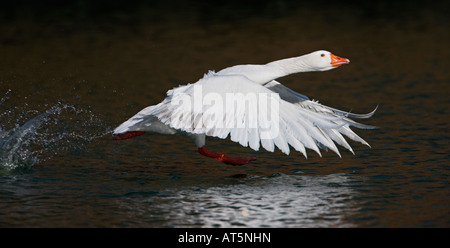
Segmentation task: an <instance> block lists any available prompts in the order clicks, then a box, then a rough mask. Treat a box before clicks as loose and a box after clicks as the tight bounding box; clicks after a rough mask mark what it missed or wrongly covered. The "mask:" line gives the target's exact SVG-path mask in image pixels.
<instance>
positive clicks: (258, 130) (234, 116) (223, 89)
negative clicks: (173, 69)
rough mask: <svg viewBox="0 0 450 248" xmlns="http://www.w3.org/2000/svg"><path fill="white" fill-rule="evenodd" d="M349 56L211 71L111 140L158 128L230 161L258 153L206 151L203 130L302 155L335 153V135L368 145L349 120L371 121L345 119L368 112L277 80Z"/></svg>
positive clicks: (342, 142)
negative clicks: (242, 154) (347, 107)
mask: <svg viewBox="0 0 450 248" xmlns="http://www.w3.org/2000/svg"><path fill="white" fill-rule="evenodd" d="M348 63H350V60H348V59H345V58H340V57H338V56H335V55H333V54H331V53H330V52H328V51H323V50H321V51H316V52H313V53H310V54H306V55H303V56H300V57H294V58H288V59H282V60H278V61H274V62H271V63H268V64H265V65H237V66H232V67H229V68H226V69H223V70H221V71H219V72H213V71H210V72H209V73H207V74H205V76H204V77H203V78H202V79H200V80H198V81H197V82H196V83H195V84H188V85H183V86H179V87H177V88H174V89H172V90H169V91H168V92H167V97H166V98H165V99H164V100H163V101H162V102H161V103H159V104H157V105H153V106H149V107H147V108H144V109H143V110H141V111H140V112H138V113H137V114H136V115H134V116H133V117H131V118H130V119H129V120H127V121H125V122H124V123H122V124H121V125H120V126H118V127H117V128H116V129H115V130H114V134H115V137H114V139H116V140H121V139H128V138H132V137H135V136H139V135H142V134H144V133H145V132H157V133H161V134H177V133H181V134H183V135H186V136H189V137H191V138H192V139H193V141H194V142H195V144H196V145H197V147H198V151H199V152H200V154H202V155H204V156H207V157H211V158H215V159H217V160H219V161H222V162H224V163H227V164H233V165H242V164H246V163H249V162H250V161H252V160H255V159H256V158H232V157H229V156H226V155H224V154H218V153H213V152H210V151H208V150H207V149H206V148H205V136H213V137H218V138H221V139H225V138H227V137H228V136H230V139H231V140H232V141H234V142H239V144H241V145H242V146H244V147H247V146H249V147H250V148H252V149H254V150H259V148H260V146H262V147H263V148H264V149H265V150H267V151H270V152H273V151H274V149H275V147H278V149H280V150H281V151H282V152H283V153H285V154H289V146H291V147H293V148H294V149H295V150H296V151H299V152H301V153H302V154H303V155H304V156H305V157H307V154H306V148H308V149H312V150H314V151H316V152H317V153H318V154H319V155H320V156H321V153H320V150H319V148H322V149H331V150H333V151H334V152H336V153H337V154H338V155H339V156H340V153H339V151H338V149H337V147H336V145H335V143H334V142H336V143H337V144H339V145H341V146H343V147H345V148H346V149H348V150H350V151H351V152H352V153H353V154H354V152H353V150H352V148H351V147H350V145H349V144H348V143H347V141H346V140H345V138H344V137H343V135H345V136H347V137H348V138H350V139H352V140H354V141H358V142H360V143H362V144H365V145H367V146H369V147H370V145H369V144H368V143H367V142H366V141H364V140H363V139H362V138H360V137H359V136H358V135H357V134H355V133H354V132H353V131H352V130H351V129H350V126H354V127H357V128H363V129H371V128H375V127H373V126H368V125H363V124H360V123H357V122H355V121H353V120H351V119H349V118H369V117H371V116H372V115H373V114H374V113H375V111H376V108H375V110H373V111H372V112H370V113H368V114H352V113H348V112H345V111H341V110H337V109H334V108H331V107H328V106H325V105H322V104H319V103H318V102H317V101H313V100H310V99H309V98H308V97H306V96H304V95H301V94H299V93H297V92H295V91H293V90H291V89H289V88H287V87H285V86H283V85H282V84H280V83H279V82H277V81H275V79H277V78H280V77H283V76H286V75H289V74H293V73H298V72H309V71H327V70H331V69H334V68H337V67H339V66H341V65H344V64H348Z"/></svg>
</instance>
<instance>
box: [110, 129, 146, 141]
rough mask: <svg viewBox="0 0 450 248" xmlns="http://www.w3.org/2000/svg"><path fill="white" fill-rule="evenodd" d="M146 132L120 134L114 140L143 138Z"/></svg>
mask: <svg viewBox="0 0 450 248" xmlns="http://www.w3.org/2000/svg"><path fill="white" fill-rule="evenodd" d="M144 133H145V132H144V131H128V132H125V133H119V134H117V135H116V136H114V138H113V139H114V140H124V139H130V138H134V137H136V136H141V135H143V134H144Z"/></svg>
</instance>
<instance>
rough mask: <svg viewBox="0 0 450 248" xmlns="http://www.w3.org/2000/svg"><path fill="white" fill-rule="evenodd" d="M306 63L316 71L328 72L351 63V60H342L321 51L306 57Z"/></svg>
mask: <svg viewBox="0 0 450 248" xmlns="http://www.w3.org/2000/svg"><path fill="white" fill-rule="evenodd" d="M303 59H304V62H305V63H306V64H307V65H308V66H309V67H310V68H311V70H314V71H328V70H331V69H335V68H337V67H339V66H341V65H345V64H348V63H350V60H349V59H346V58H341V57H339V56H336V55H334V54H332V53H330V52H328V51H325V50H319V51H315V52H312V53H310V54H307V55H305V56H304V58H303Z"/></svg>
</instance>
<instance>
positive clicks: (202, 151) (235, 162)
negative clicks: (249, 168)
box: [198, 146, 256, 165]
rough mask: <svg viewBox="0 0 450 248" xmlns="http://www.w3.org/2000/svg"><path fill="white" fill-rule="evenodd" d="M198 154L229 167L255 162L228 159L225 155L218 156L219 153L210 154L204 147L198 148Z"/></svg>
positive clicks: (248, 159)
mask: <svg viewBox="0 0 450 248" xmlns="http://www.w3.org/2000/svg"><path fill="white" fill-rule="evenodd" d="M198 152H199V153H200V154H202V155H203V156H206V157H209V158H214V159H217V160H219V161H221V162H224V163H225V164H231V165H244V164H248V163H250V162H251V161H254V160H256V158H253V157H251V158H232V157H228V156H227V155H225V154H220V153H214V152H210V151H208V150H207V149H206V148H205V147H204V146H202V147H200V148H198Z"/></svg>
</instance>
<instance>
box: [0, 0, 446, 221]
mask: <svg viewBox="0 0 450 248" xmlns="http://www.w3.org/2000/svg"><path fill="white" fill-rule="evenodd" d="M325 3H327V4H324V2H319V3H316V4H302V3H294V2H290V1H271V2H264V3H261V4H259V5H258V7H254V6H255V5H254V4H249V5H248V6H247V5H242V4H236V3H234V2H231V3H230V2H226V3H222V2H220V1H219V2H216V3H214V4H215V5H211V4H206V3H205V4H201V3H192V2H186V1H183V2H180V3H177V4H176V3H174V4H170V5H169V4H164V3H154V2H153V3H141V2H139V1H136V2H132V3H128V4H120V3H119V2H113V3H111V4H109V5H104V3H102V1H99V3H97V1H96V3H91V4H89V3H86V2H84V1H74V2H72V3H66V4H60V5H44V6H41V5H35V4H32V3H29V4H28V5H24V6H21V5H16V4H10V5H9V6H8V7H10V9H9V10H8V11H2V12H1V18H2V22H1V24H0V28H1V30H0V31H1V32H0V33H1V35H0V53H1V58H0V99H1V101H0V147H1V148H0V149H1V151H0V154H1V156H0V161H1V165H0V199H1V200H0V226H1V227H449V226H450V225H449V224H450V217H449V205H450V201H449V199H450V198H449V197H450V195H449V193H450V191H449V185H448V181H449V180H448V171H449V154H450V153H449V152H450V151H449V128H448V122H447V121H448V116H449V106H450V105H449V97H448V94H449V85H450V84H449V83H450V75H449V70H448V69H447V66H448V64H449V58H450V52H449V50H448V48H447V46H448V44H449V43H450V37H449V33H448V30H449V23H450V22H449V18H448V14H447V13H448V11H446V10H448V4H447V3H445V2H442V3H441V2H436V3H434V5H428V4H427V5H425V4H423V3H420V2H414V3H409V2H406V3H408V4H406V3H405V2H402V1H400V3H401V4H400V3H386V2H379V3H377V4H372V3H369V2H367V3H366V2H363V4H361V5H358V6H356V5H350V4H345V3H344V4H337V3H329V2H326V1H325ZM236 6H239V8H238V7H236ZM399 10H402V11H399ZM318 49H327V50H330V51H332V52H334V53H336V54H337V55H339V56H342V57H347V58H349V59H350V60H351V64H349V65H347V66H344V67H342V68H339V69H337V70H332V71H329V72H321V73H305V74H303V75H291V76H289V77H286V78H284V79H282V80H280V81H281V82H283V83H284V84H285V85H286V86H288V87H290V88H292V89H294V90H296V91H298V92H300V93H302V94H305V95H307V96H309V97H310V98H313V99H318V100H320V102H322V103H323V104H326V105H330V106H333V107H336V108H340V109H344V110H352V112H361V113H364V112H369V111H371V110H372V109H373V108H375V107H376V106H377V105H378V104H379V108H378V110H377V113H376V114H375V115H374V117H372V118H371V119H369V120H366V121H365V122H364V123H366V124H371V125H376V126H379V127H380V128H379V129H377V130H361V131H358V132H357V133H358V134H360V135H361V137H362V138H364V139H365V140H366V141H368V142H369V143H370V144H371V146H372V148H368V147H365V146H362V145H360V144H357V143H350V144H351V145H352V147H353V149H354V151H355V153H356V154H355V155H352V154H351V153H350V152H348V151H345V150H344V149H340V150H341V153H342V159H341V158H339V157H338V156H337V155H335V154H333V153H332V152H324V153H323V157H322V158H320V157H319V156H318V155H317V154H315V153H314V152H312V151H308V155H309V156H308V159H305V158H304V157H303V155H301V154H297V153H293V154H291V155H290V156H286V155H284V154H282V153H281V152H279V151H276V152H274V153H269V152H265V151H260V152H255V151H253V150H251V149H248V148H242V147H240V146H239V145H238V144H235V143H233V142H231V141H229V140H225V141H223V140H217V139H212V138H211V139H208V140H207V143H208V146H209V148H210V149H211V150H212V151H218V152H219V151H220V152H224V153H228V154H231V155H235V156H256V157H257V158H258V159H257V161H255V162H254V163H251V164H249V165H246V166H241V167H233V166H227V165H224V164H221V163H220V162H217V161H215V160H211V159H208V158H205V157H203V156H201V155H199V154H198V153H197V151H196V148H195V146H194V145H193V144H192V142H191V141H190V140H189V139H188V138H185V137H181V136H164V135H158V134H146V135H144V136H141V137H138V138H135V139H132V140H125V141H123V142H117V141H113V140H112V139H111V138H112V136H111V130H113V129H114V128H115V127H116V126H117V125H119V124H120V123H121V122H123V121H125V120H126V119H128V118H129V117H131V116H132V115H133V114H135V113H136V112H137V111H139V110H140V109H142V108H144V107H146V106H148V105H153V104H156V103H158V102H160V101H161V100H162V99H163V98H164V96H165V93H166V91H167V90H169V89H171V88H173V87H176V86H178V85H180V84H186V83H193V82H195V81H196V80H198V79H199V78H201V77H202V76H203V74H204V73H205V72H207V71H208V70H220V69H222V68H224V67H227V66H230V65H235V64H247V63H266V62H269V61H272V60H276V59H281V58H286V57H292V56H298V55H302V54H305V53H309V52H311V51H314V50H318Z"/></svg>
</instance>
